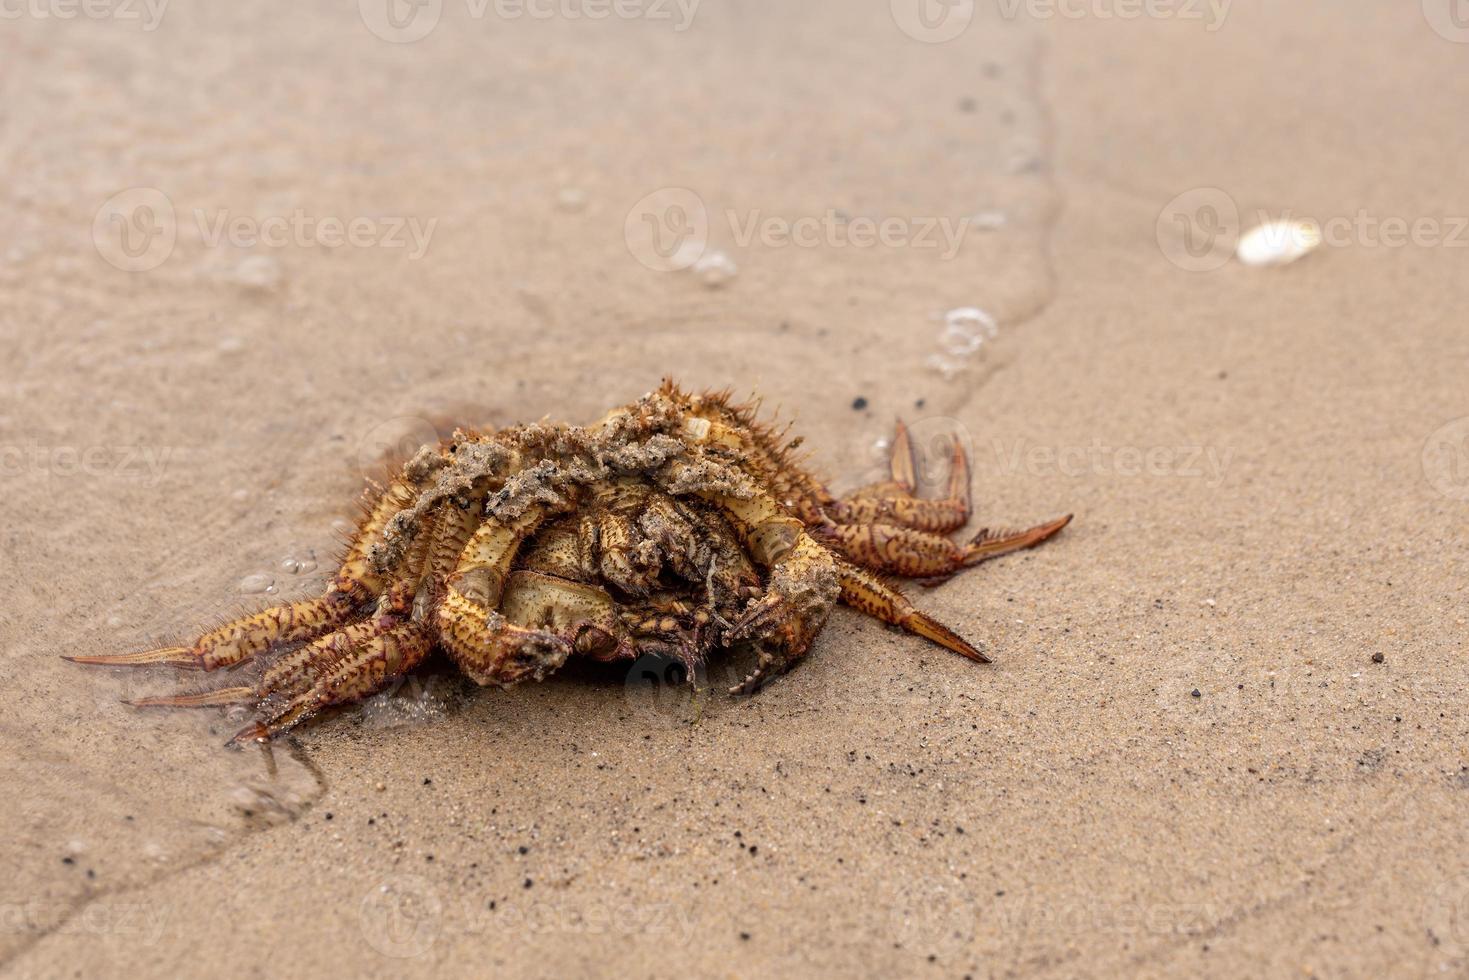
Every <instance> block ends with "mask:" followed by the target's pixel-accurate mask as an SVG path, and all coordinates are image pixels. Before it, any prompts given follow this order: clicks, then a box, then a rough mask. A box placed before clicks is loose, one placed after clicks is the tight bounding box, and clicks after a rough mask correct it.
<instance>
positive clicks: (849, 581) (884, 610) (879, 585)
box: [837, 562, 990, 664]
mask: <svg viewBox="0 0 1469 980" xmlns="http://www.w3.org/2000/svg"><path fill="white" fill-rule="evenodd" d="M837 572H838V577H839V581H840V582H841V589H842V591H841V598H842V602H845V603H846V604H847V605H849V606H851V607H852V608H853V609H856V610H857V611H858V612H863V613H866V614H867V615H869V616H872V617H874V618H876V619H880V620H882V621H883V622H884V623H892V624H893V625H894V626H901V627H902V628H903V629H905V630H907V631H908V632H909V633H913V634H914V635H916V636H921V637H923V638H925V639H928V640H932V641H933V642H934V643H937V644H938V645H939V646H941V647H945V648H947V649H949V650H953V651H954V652H955V653H958V654H961V655H963V656H965V657H968V658H969V659H970V660H973V661H974V662H975V663H981V664H987V663H989V662H990V659H989V657H986V656H985V655H984V654H982V653H980V652H979V650H977V649H975V647H974V646H973V645H972V644H970V643H969V641H967V640H965V639H964V638H963V637H961V636H959V634H957V633H955V632H954V631H953V630H951V629H949V628H948V627H947V626H945V625H944V624H943V623H940V622H939V621H938V620H936V619H934V618H933V617H932V616H930V615H928V614H927V613H923V612H919V611H918V609H916V608H915V607H914V605H913V603H911V602H909V601H908V597H907V596H905V595H903V594H902V593H901V592H899V591H898V590H897V589H894V588H892V587H891V586H889V585H886V584H884V583H883V582H882V580H881V579H879V578H878V577H877V576H876V575H873V574H871V573H870V572H865V571H863V570H862V569H860V568H857V567H855V566H853V565H849V564H847V563H846V562H842V563H840V564H839V565H838V566H837Z"/></svg>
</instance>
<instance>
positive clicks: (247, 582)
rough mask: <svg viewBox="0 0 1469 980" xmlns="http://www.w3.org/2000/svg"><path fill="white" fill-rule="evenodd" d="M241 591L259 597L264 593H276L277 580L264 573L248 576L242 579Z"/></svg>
mask: <svg viewBox="0 0 1469 980" xmlns="http://www.w3.org/2000/svg"><path fill="white" fill-rule="evenodd" d="M240 591H241V592H243V593H244V594H245V595H259V594H260V593H262V592H274V591H275V579H273V578H271V577H270V576H269V575H266V574H265V573H264V572H256V573H255V574H254V575H246V576H245V577H244V578H242V579H240Z"/></svg>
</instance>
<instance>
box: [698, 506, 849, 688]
mask: <svg viewBox="0 0 1469 980" xmlns="http://www.w3.org/2000/svg"><path fill="white" fill-rule="evenodd" d="M839 593H840V585H839V584H838V577H837V568H836V563H835V561H834V559H833V558H832V555H831V553H830V552H828V551H827V550H826V549H825V548H823V547H822V546H821V545H820V544H818V543H816V541H814V540H813V539H812V538H810V537H809V536H807V535H805V534H802V535H801V537H800V539H799V541H798V542H797V544H796V547H795V548H793V549H792V550H791V552H790V553H789V554H788V555H786V556H785V557H784V558H782V559H781V560H780V561H778V562H777V563H776V564H775V567H774V570H773V571H772V573H771V576H770V585H769V586H768V587H767V588H766V590H765V594H764V595H763V596H761V597H760V598H759V599H756V600H755V601H754V602H752V603H751V604H750V605H749V606H747V607H746V608H745V611H744V612H743V613H741V614H740V616H739V618H737V619H736V620H735V621H734V624H733V625H732V626H731V627H730V629H729V631H728V632H727V633H726V639H727V642H729V643H744V642H753V643H757V644H758V645H759V647H760V660H759V662H758V664H757V665H756V667H755V670H754V671H753V672H751V674H750V675H749V676H748V677H746V678H745V679H744V680H743V681H741V682H740V683H739V684H737V685H736V686H734V687H732V688H730V693H731V694H750V693H753V692H754V691H755V690H757V689H758V688H759V687H760V685H761V684H762V683H763V682H764V681H765V680H766V679H767V678H769V677H772V676H774V675H775V674H779V673H783V672H785V671H787V670H789V669H790V668H791V667H792V666H793V665H794V664H795V663H796V662H797V661H798V660H800V659H801V658H802V657H803V656H805V655H806V651H807V650H809V649H810V647H811V643H812V641H813V640H815V639H816V634H817V633H818V632H819V631H820V630H821V627H822V626H823V625H824V624H825V623H826V618H827V616H828V615H830V613H831V607H832V606H833V605H835V604H836V600H837V596H838V594H839Z"/></svg>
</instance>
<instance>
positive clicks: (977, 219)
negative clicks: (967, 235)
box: [969, 210, 1010, 231]
mask: <svg viewBox="0 0 1469 980" xmlns="http://www.w3.org/2000/svg"><path fill="white" fill-rule="evenodd" d="M1009 222H1010V216H1009V215H1007V214H1006V213H1005V212H1003V211H999V210H989V211H976V212H974V214H972V215H970V216H969V225H970V227H971V228H977V229H979V230H980V231H999V230H1000V229H1001V228H1003V227H1005V225H1007V224H1009Z"/></svg>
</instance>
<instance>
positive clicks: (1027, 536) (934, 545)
mask: <svg viewBox="0 0 1469 980" xmlns="http://www.w3.org/2000/svg"><path fill="white" fill-rule="evenodd" d="M1069 523H1071V515H1070V514H1067V515H1066V516H1065V517H1061V518H1057V519H1056V520H1054V521H1048V522H1047V523H1045V524H1038V525H1036V526H1035V527H1032V528H1027V529H1026V530H1024V531H991V530H988V529H986V530H983V531H980V532H979V533H978V534H977V535H975V536H974V538H973V539H971V540H970V541H969V542H968V543H967V544H962V545H961V544H958V543H956V542H954V541H950V540H949V539H948V538H945V537H941V536H939V535H937V534H929V533H928V532H926V531H915V530H912V529H910V528H905V527H898V526H897V525H895V524H835V525H830V526H827V527H822V528H818V529H817V530H816V533H817V534H818V535H820V536H821V537H824V538H827V539H829V540H831V541H833V542H834V543H835V544H836V546H837V548H838V549H839V550H840V551H841V552H842V554H844V555H846V556H847V557H848V558H850V559H851V560H852V561H854V562H856V563H857V564H859V565H861V566H862V567H864V568H869V569H872V570H873V571H876V572H883V573H886V574H889V575H902V576H905V577H907V578H942V577H947V576H949V575H953V574H954V573H955V572H958V571H960V570H961V569H965V568H969V567H971V566H973V565H977V564H979V563H980V562H982V561H987V560H989V559H991V558H997V557H999V556H1000V555H1007V554H1009V553H1011V552H1012V551H1020V550H1022V549H1025V548H1033V547H1035V546H1036V545H1038V544H1040V543H1041V542H1042V541H1045V540H1046V539H1047V538H1049V537H1051V536H1052V535H1054V534H1056V533H1057V532H1058V531H1060V530H1061V529H1062V528H1063V527H1065V526H1066V525H1067V524H1069Z"/></svg>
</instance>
